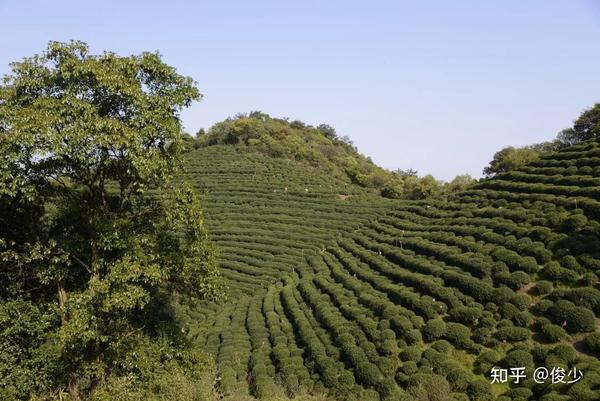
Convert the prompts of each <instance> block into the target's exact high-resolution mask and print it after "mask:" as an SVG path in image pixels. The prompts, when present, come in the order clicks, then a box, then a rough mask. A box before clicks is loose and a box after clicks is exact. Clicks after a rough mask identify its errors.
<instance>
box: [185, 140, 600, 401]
mask: <svg viewBox="0 0 600 401" xmlns="http://www.w3.org/2000/svg"><path fill="white" fill-rule="evenodd" d="M250 146H251V145H250ZM599 151H600V145H599V144H598V142H596V141H588V142H585V143H583V144H580V145H576V146H572V147H569V148H566V149H563V150H562V151H560V152H556V153H552V154H549V155H546V156H543V157H541V158H540V160H538V161H536V162H533V163H531V164H529V165H527V166H525V167H522V168H520V169H517V170H513V171H510V172H508V173H504V174H498V175H497V176H495V177H494V178H493V179H489V180H484V181H482V182H481V183H479V184H478V185H476V186H475V187H473V188H472V189H469V190H466V191H463V192H460V193H458V194H457V195H456V196H454V197H453V198H452V199H450V200H429V201H402V200H386V199H383V198H381V197H380V196H378V195H377V194H376V193H372V192H370V191H369V190H368V189H365V188H364V187H362V186H360V185H357V184H356V183H353V182H352V180H351V178H350V177H344V175H343V174H337V175H336V174H334V175H331V174H329V172H330V170H328V169H319V168H316V167H314V166H312V165H311V163H310V162H308V163H307V162H306V161H305V160H290V159H286V158H278V157H270V156H267V155H265V154H264V153H263V152H255V151H252V150H251V149H247V148H246V147H245V146H244V147H239V146H237V147H236V146H222V145H219V146H209V147H205V148H201V149H199V150H197V151H195V152H192V153H190V154H189V155H188V174H189V175H190V177H191V178H193V180H194V181H195V182H196V183H197V186H198V188H199V189H200V190H201V191H203V192H204V207H205V210H206V215H207V220H208V223H209V227H210V230H211V232H212V233H213V234H212V235H213V237H214V240H215V241H216V242H217V244H219V245H220V247H221V249H222V255H221V265H222V268H223V274H224V275H225V276H226V277H227V278H228V279H229V281H230V285H231V287H232V289H233V290H234V291H233V292H232V296H231V299H230V301H229V302H228V303H227V304H226V305H224V306H217V305H214V304H213V305H204V306H203V307H202V308H200V309H199V310H198V311H196V313H199V315H198V316H202V319H205V320H206V321H208V322H210V323H206V321H205V322H200V323H198V320H194V319H189V320H188V324H189V326H190V336H191V337H193V338H194V341H195V343H196V344H197V345H198V346H200V347H202V348H203V349H205V350H207V351H209V352H211V353H212V354H214V355H215V357H216V359H217V365H218V368H219V372H220V377H221V380H220V382H219V385H218V388H219V391H221V392H222V393H223V394H225V395H230V396H231V397H233V398H234V399H236V397H241V396H243V395H248V394H250V395H252V396H255V397H257V398H265V397H268V396H269V395H272V394H281V393H283V394H285V395H287V396H294V395H296V394H301V393H306V392H314V393H327V394H329V396H331V397H333V398H337V399H360V400H366V399H390V400H395V399H400V398H401V397H409V398H407V399H439V400H450V399H455V400H463V399H471V400H485V399H499V400H504V399H545V400H551V399H552V400H553V399H563V398H561V397H566V398H564V399H577V400H593V399H597V398H598V397H600V394H599V392H598V390H596V383H598V382H599V381H600V364H599V363H598V359H597V358H596V357H595V356H594V355H596V353H597V352H598V351H599V349H598V343H599V341H598V334H596V332H597V322H598V320H597V317H596V316H598V313H600V291H598V288H597V283H598V274H599V273H600V272H599V269H600V253H599V250H600V246H599V245H600V243H599V233H600V231H599V224H598V217H599V216H598V213H599V212H600V208H598V201H599V200H600V186H599V184H600V157H599V156H600V153H598V152H599ZM494 366H496V367H499V368H505V369H509V368H512V367H521V366H522V367H525V368H526V370H527V374H528V377H527V379H525V380H523V379H522V380H521V381H520V383H518V384H517V383H514V384H511V385H509V384H508V383H501V384H494V385H491V383H490V381H491V379H490V371H491V369H492V367H494ZM544 366H545V367H547V368H548V369H549V370H551V369H552V368H555V367H562V368H563V369H565V372H567V373H569V372H571V373H573V372H574V369H579V370H580V371H583V372H584V377H583V378H582V379H581V380H579V381H578V382H577V383H575V384H569V385H567V384H555V385H541V384H537V383H535V382H534V381H533V379H532V377H531V375H532V374H533V370H534V368H536V367H544ZM436 394H437V395H436ZM411 397H412V398H411ZM426 397H430V398H426ZM431 397H434V398H431ZM435 397H438V398H435Z"/></svg>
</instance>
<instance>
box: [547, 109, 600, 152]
mask: <svg viewBox="0 0 600 401" xmlns="http://www.w3.org/2000/svg"><path fill="white" fill-rule="evenodd" d="M598 136H600V103H596V104H595V105H594V106H593V107H592V108H590V109H589V110H586V111H584V112H583V113H581V115H580V116H579V118H577V120H575V122H574V123H573V127H572V128H567V129H565V130H562V131H561V132H560V133H559V134H558V136H557V138H556V141H557V142H559V143H560V145H561V147H566V146H571V145H576V144H578V143H580V142H583V141H586V140H588V139H591V138H595V137H598Z"/></svg>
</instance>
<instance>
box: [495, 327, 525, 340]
mask: <svg viewBox="0 0 600 401" xmlns="http://www.w3.org/2000/svg"><path fill="white" fill-rule="evenodd" d="M529 334H530V332H529V330H528V329H526V328H523V327H514V326H513V327H502V328H500V329H499V330H498V331H497V332H496V338H498V339H499V340H501V341H506V340H508V341H525V340H527V339H528V338H529Z"/></svg>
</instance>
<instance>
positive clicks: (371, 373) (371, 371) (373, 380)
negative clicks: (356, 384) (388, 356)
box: [356, 362, 382, 386]
mask: <svg viewBox="0 0 600 401" xmlns="http://www.w3.org/2000/svg"><path fill="white" fill-rule="evenodd" d="M356 378H357V379H358V380H359V381H360V382H361V383H363V384H364V385H366V386H375V385H376V384H377V383H378V382H379V381H380V380H381V379H382V375H381V372H380V371H379V369H377V366H375V365H373V364H372V363H369V362H362V363H360V364H359V365H358V366H357V367H356Z"/></svg>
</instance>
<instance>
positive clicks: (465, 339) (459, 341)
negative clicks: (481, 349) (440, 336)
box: [446, 323, 471, 348]
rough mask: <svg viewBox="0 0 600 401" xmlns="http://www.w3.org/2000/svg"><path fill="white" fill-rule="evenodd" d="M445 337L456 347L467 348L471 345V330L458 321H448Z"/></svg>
mask: <svg viewBox="0 0 600 401" xmlns="http://www.w3.org/2000/svg"><path fill="white" fill-rule="evenodd" d="M446 326H447V329H446V339H447V340H448V341H450V342H451V343H452V344H454V345H455V346H457V347H460V348H469V347H470V346H471V330H469V328H468V327H467V326H464V325H462V324H460V323H448V324H447V325H446Z"/></svg>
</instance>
